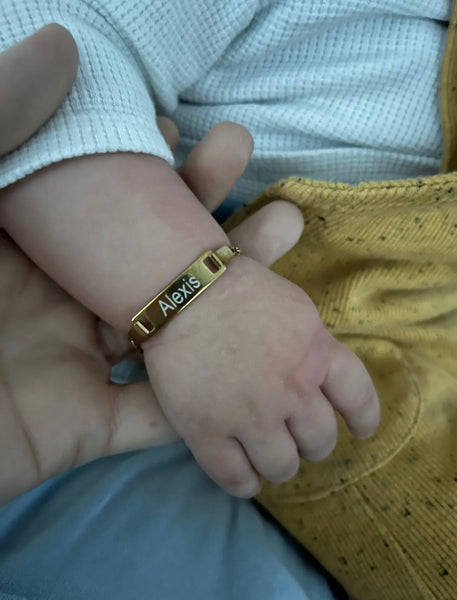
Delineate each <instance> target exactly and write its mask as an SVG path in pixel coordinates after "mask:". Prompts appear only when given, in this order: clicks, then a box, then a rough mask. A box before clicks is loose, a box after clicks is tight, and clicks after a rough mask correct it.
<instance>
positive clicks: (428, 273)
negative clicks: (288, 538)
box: [229, 10, 457, 600]
mask: <svg viewBox="0 0 457 600" xmlns="http://www.w3.org/2000/svg"><path fill="white" fill-rule="evenodd" d="M456 29H457V10H454V19H453V21H452V22H451V24H450V29H449V38H448V47H447V51H446V56H445V60H444V63H443V75H442V90H441V94H442V95H441V98H442V115H443V127H444V140H445V159H444V163H443V174H441V175H437V176H434V177H427V178H424V179H415V180H405V181H391V182H388V183H366V184H365V183H363V184H361V185H358V186H355V187H353V186H348V185H342V184H328V183H322V182H315V181H310V180H306V179H302V178H291V179H288V180H284V181H282V182H279V183H278V184H276V185H274V186H273V187H272V188H270V189H269V190H267V191H266V192H265V193H264V194H262V195H261V196H260V197H259V198H257V199H256V200H255V201H254V202H253V203H251V204H250V206H249V207H248V208H247V209H246V210H242V211H239V212H238V213H236V214H235V215H234V217H233V218H232V219H231V220H230V222H229V225H233V224H235V223H236V222H239V221H241V220H242V219H243V218H245V216H246V215H247V214H250V213H252V212H255V210H257V209H258V208H259V207H260V206H262V205H263V204H265V203H267V202H269V201H271V200H274V199H286V200H289V201H292V202H294V203H296V204H297V205H298V206H300V208H301V209H302V212H303V216H304V219H305V230H304V233H303V235H302V237H301V239H300V241H299V243H298V244H297V245H296V246H295V247H294V248H293V249H292V251H290V252H289V253H288V254H287V255H286V256H285V257H284V258H282V259H281V260H280V261H278V262H277V263H276V265H275V267H274V270H275V271H277V272H278V273H280V274H281V275H283V276H285V277H287V278H288V279H291V280H292V281H294V282H295V283H297V284H298V285H300V286H301V287H303V288H304V289H305V290H306V291H307V292H308V294H309V295H310V296H311V298H312V299H313V300H314V302H315V303H316V305H317V307H318V309H319V311H320V314H321V317H322V320H323V321H324V323H325V324H326V325H327V327H328V328H329V329H330V330H331V331H332V332H333V333H334V334H335V336H336V337H337V338H338V339H339V340H341V341H342V342H344V343H345V344H346V345H348V346H349V347H350V348H351V349H352V350H354V352H356V353H357V354H358V355H359V356H360V357H361V358H362V360H363V361H364V363H365V364H366V365H367V367H368V369H369V370H370V372H371V375H372V377H373V379H374V381H375V383H376V386H377V389H378V391H379V395H380V398H381V403H382V425H381V427H380V429H379V431H378V433H377V434H376V436H375V437H374V438H373V439H372V440H369V441H357V440H355V439H353V438H352V436H351V435H350V434H349V433H348V431H347V430H346V428H345V426H344V425H343V424H342V422H341V423H340V441H339V444H338V446H337V449H336V450H335V452H334V453H333V454H332V455H331V456H330V457H329V458H328V459H327V460H326V461H324V462H323V463H320V464H308V463H306V462H302V465H301V469H300V472H299V473H298V474H297V476H296V477H295V478H294V479H293V480H292V481H290V482H289V483H286V484H284V485H281V486H275V485H273V484H268V483H267V484H265V485H264V488H263V491H262V493H261V494H260V496H259V497H258V501H259V502H260V503H261V504H262V505H263V506H264V507H265V508H266V509H267V510H268V511H269V512H270V513H271V514H272V515H273V516H274V517H275V518H276V519H277V520H278V521H279V522H280V523H281V524H282V525H283V526H284V527H285V528H286V529H288V530H289V531H290V532H291V533H292V534H293V535H294V536H295V537H296V538H297V539H298V540H300V541H301V542H302V543H303V544H304V545H305V546H306V547H307V548H308V549H309V550H310V551H311V552H312V553H313V554H314V555H315V556H316V557H317V558H318V559H319V560H320V561H321V562H322V564H323V565H324V566H325V567H326V568H327V569H328V570H329V571H330V572H331V573H332V574H333V575H334V576H335V577H336V578H337V579H338V580H339V581H340V582H341V583H342V584H343V586H344V587H345V589H346V590H347V591H348V593H349V594H350V595H351V597H352V598H354V599H356V600H422V599H424V600H428V599H434V600H435V599H439V600H457V173H454V172H449V173H444V172H446V171H452V170H453V169H456V168H457V40H456Z"/></svg>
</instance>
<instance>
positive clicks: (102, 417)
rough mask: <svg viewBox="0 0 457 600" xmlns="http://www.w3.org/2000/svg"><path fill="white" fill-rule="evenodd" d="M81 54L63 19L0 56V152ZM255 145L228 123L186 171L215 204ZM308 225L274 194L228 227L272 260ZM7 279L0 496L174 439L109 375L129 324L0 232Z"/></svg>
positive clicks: (154, 410) (28, 125)
mask: <svg viewBox="0 0 457 600" xmlns="http://www.w3.org/2000/svg"><path fill="white" fill-rule="evenodd" d="M77 63H78V55H77V49H76V46H75V44H74V41H73V39H72V37H71V36H70V34H69V33H68V32H67V31H66V30H65V29H63V28H62V27H60V26H57V25H51V26H48V27H46V28H44V29H42V30H40V31H39V32H38V33H36V34H35V35H34V36H32V37H31V38H28V39H27V40H25V41H24V42H22V43H21V44H19V45H17V46H15V47H14V48H12V49H10V50H8V51H6V52H4V53H3V54H2V55H0V98H1V102H0V132H2V133H1V138H0V154H1V153H3V154H4V153H6V152H8V151H10V150H12V149H13V148H14V147H16V146H17V145H18V144H20V143H22V142H24V141H25V140H26V139H27V138H28V137H30V135H32V134H33V132H34V131H36V129H37V128H38V127H39V126H40V125H41V124H42V123H43V122H44V121H45V120H46V119H47V118H48V117H49V116H50V115H51V114H52V113H53V111H54V110H55V109H56V108H57V106H58V105H59V103H60V102H61V101H62V100H63V98H64V97H65V95H66V93H67V92H68V90H69V89H70V87H71V84H72V82H73V80H74V77H75V73H76V69H77ZM15 125H16V126H15ZM159 125H160V127H161V129H162V132H163V134H164V136H165V137H166V139H167V141H168V142H169V144H170V146H171V147H174V146H175V145H176V144H177V140H178V134H177V130H176V128H175V127H174V125H173V123H172V122H171V121H169V120H168V119H159ZM251 152H252V140H251V138H250V136H249V134H248V132H247V131H246V130H245V129H244V128H242V127H241V126H239V125H236V124H233V123H221V124H219V125H217V126H216V127H214V128H213V129H212V130H211V131H210V132H209V133H208V134H207V136H205V138H204V139H203V140H202V142H201V143H200V144H199V145H198V146H197V148H195V149H194V150H193V151H192V152H191V153H190V155H189V156H188V158H187V159H186V161H185V162H184V164H183V166H182V167H181V169H180V174H181V176H182V177H183V179H185V181H186V183H187V184H188V185H189V186H190V187H191V189H193V190H194V192H195V193H196V195H197V196H198V197H199V198H200V200H201V201H202V202H203V204H204V205H205V206H206V207H208V209H210V210H214V209H215V208H216V207H217V206H218V205H219V204H220V203H221V202H222V200H223V198H224V197H225V196H226V195H227V193H228V191H229V190H230V188H231V187H232V186H233V184H234V183H235V182H236V180H237V179H238V178H239V177H240V176H241V174H242V173H243V171H244V169H245V168H246V165H247V163H248V161H249V158H250V155H251ZM221 165H224V168H223V169H221ZM301 228H302V223H301V216H300V214H299V212H298V210H297V209H296V208H295V207H293V206H292V205H288V204H287V203H284V202H278V203H273V204H271V205H269V206H267V207H265V208H264V209H263V210H261V211H259V213H257V214H256V215H254V216H253V217H251V218H250V219H248V220H247V221H245V222H244V223H243V224H242V225H240V226H239V227H238V228H237V229H236V230H234V231H232V232H231V236H230V237H231V240H232V243H235V244H239V245H240V246H242V247H243V249H244V250H245V251H246V252H247V253H249V254H250V255H251V256H252V257H253V258H256V259H257V260H259V261H262V262H264V263H265V264H270V263H271V262H273V261H274V260H276V259H277V258H279V256H281V255H282V254H283V253H284V252H286V251H287V250H288V249H289V248H290V247H291V246H293V245H294V243H295V242H296V241H297V239H298V237H299V235H300V233H301ZM0 289H1V290H2V294H1V296H0V504H1V503H4V502H7V501H8V500H9V499H11V498H13V497H14V496H15V495H17V494H20V493H22V492H24V491H26V490H28V489H30V488H31V487H34V486H36V485H38V484H39V483H41V482H43V481H44V480H46V479H48V478H50V477H52V476H55V475H57V474H59V473H61V472H63V471H65V470H67V469H69V468H71V467H75V466H78V465H82V464H84V463H86V462H89V461H91V460H95V459H97V458H100V457H102V456H106V455H109V454H115V453H120V452H124V451H128V450H133V449H139V448H145V447H149V446H153V445H160V444H164V443H168V442H171V441H174V440H175V439H177V436H176V434H175V433H174V431H173V430H172V429H171V427H170V426H169V424H168V422H167V421H166V419H165V417H164V416H163V413H162V411H161V410H160V407H159V405H158V403H157V402H156V400H155V398H154V396H153V392H152V391H151V386H150V384H149V383H136V384H131V385H126V386H119V385H116V384H113V383H111V382H110V381H109V376H110V369H111V366H112V364H113V362H115V361H116V360H119V359H120V358H121V357H123V356H125V355H126V353H127V352H128V351H129V345H128V343H127V341H126V340H125V336H124V334H120V333H119V332H117V331H115V330H114V329H112V328H110V327H109V326H108V325H106V324H105V323H102V322H101V321H100V320H99V319H98V318H97V317H96V316H95V315H94V314H92V313H90V312H89V311H88V310H86V309H85V308H84V307H82V306H81V305H80V304H79V303H78V302H76V301H75V300H74V299H73V298H72V297H71V296H69V295H68V294H67V293H66V292H64V291H63V290H62V289H61V288H59V287H58V286H57V285H56V284H55V283H54V282H53V281H52V280H50V279H49V278H48V277H47V276H46V275H45V274H44V273H42V272H41V271H40V270H39V269H38V268H37V267H36V266H35V265H34V264H33V263H32V262H31V261H30V260H29V259H28V258H27V257H26V256H25V255H24V254H23V253H22V252H21V251H20V249H19V248H18V247H17V246H15V244H14V243H13V242H12V240H11V239H10V238H9V237H8V236H7V235H6V233H4V232H3V231H1V230H0Z"/></svg>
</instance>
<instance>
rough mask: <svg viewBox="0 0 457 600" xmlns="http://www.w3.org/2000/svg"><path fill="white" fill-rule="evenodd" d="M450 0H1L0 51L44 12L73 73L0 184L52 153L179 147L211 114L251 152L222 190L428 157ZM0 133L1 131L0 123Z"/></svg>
mask: <svg viewBox="0 0 457 600" xmlns="http://www.w3.org/2000/svg"><path fill="white" fill-rule="evenodd" d="M451 3H452V2H451V0H206V1H205V0H168V1H166V0H141V1H140V0H2V1H1V2H0V49H3V48H6V47H8V46H10V45H11V44H12V43H13V42H15V41H17V40H19V39H21V38H22V37H24V36H25V35H27V34H30V33H32V32H33V31H34V30H35V29H37V28H38V27H40V26H42V25H43V24H45V23H49V22H58V23H61V24H62V25H64V26H66V27H67V28H68V29H69V30H70V31H71V32H72V33H73V35H74V37H75V38H76V40H77V43H78V46H79V50H80V72H79V75H78V79H77V82H76V85H75V87H74V89H73V91H72V93H71V95H70V96H69V97H68V99H67V100H66V102H65V103H64V105H63V106H62V108H61V109H60V110H59V111H58V113H57V115H56V116H55V117H54V118H53V119H52V120H51V121H50V122H48V123H47V125H46V126H45V127H44V128H43V129H42V130H41V132H40V133H39V134H38V135H36V136H35V137H34V138H33V139H32V140H31V141H30V142H28V143H27V144H25V145H24V146H23V147H22V148H20V149H19V150H17V151H16V152H13V153H11V154H10V155H9V156H8V157H6V158H5V159H4V160H3V161H1V163H0V187H1V186H5V185H7V184H8V183H11V182H13V181H16V180H17V179H19V178H21V177H24V176H25V175H27V174H28V173H31V172H33V171H35V170H37V169H39V168H41V167H43V166H45V165H48V164H50V163H52V162H56V161H59V160H62V159H64V158H69V157H73V156H79V155H82V154H90V153H98V152H115V151H133V152H145V153H150V154H155V155H158V156H161V157H163V158H165V159H166V160H169V161H172V156H171V154H170V152H169V149H168V148H167V146H166V144H165V142H164V140H163V139H162V138H161V136H160V134H159V132H158V130H157V128H156V126H155V107H156V108H157V111H158V112H160V113H162V114H167V115H169V116H172V117H173V118H174V119H175V121H176V122H177V124H178V126H179V129H180V132H181V138H182V143H181V147H180V152H179V155H180V156H181V157H182V156H183V155H184V153H185V152H186V151H188V150H189V148H191V147H192V146H193V145H194V144H195V143H196V142H197V141H198V140H199V139H201V137H202V136H203V134H204V133H205V132H206V131H207V130H208V129H209V128H210V127H211V126H212V125H213V124H214V123H217V122H218V121H221V120H232V121H237V122H239V123H242V124H243V125H245V126H246V127H248V128H249V129H250V131H251V132H252V134H253V136H254V140H255V152H254V157H253V160H252V163H251V166H250V167H249V169H248V171H247V172H246V174H245V176H244V177H243V179H242V181H241V182H240V183H239V184H238V185H237V187H236V190H235V195H237V197H238V198H239V199H241V200H246V199H248V198H250V197H251V196H253V195H254V194H256V193H257V192H259V191H260V190H261V189H263V188H264V187H265V186H267V185H268V184H270V183H272V182H274V181H276V180H277V179H279V178H281V177H285V176H288V175H291V174H299V175H303V176H307V177H311V178H314V179H324V180H334V181H343V182H349V183H356V182H359V181H361V180H379V179H395V178H401V177H412V176H418V175H427V174H431V173H435V172H437V171H438V170H439V167H440V162H441V157H442V138H441V127H440V117H439V96H438V90H439V77H440V66H441V61H442V56H443V53H444V46H445V39H446V27H447V21H448V19H449V17H450V11H451ZM0 134H1V133H0Z"/></svg>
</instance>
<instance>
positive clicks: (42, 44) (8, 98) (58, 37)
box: [0, 24, 78, 155]
mask: <svg viewBox="0 0 457 600" xmlns="http://www.w3.org/2000/svg"><path fill="white" fill-rule="evenodd" d="M77 67H78V50H77V48H76V44H75V41H74V40H73V38H72V36H71V34H70V33H69V32H68V31H67V30H66V29H64V28H63V27H61V26H60V25H55V24H52V25H47V26H46V27H44V28H43V29H40V30H39V31H38V32H37V33H35V34H34V35H32V36H31V37H28V38H26V39H25V40H23V41H22V42H20V43H19V44H17V45H15V46H13V47H12V48H9V49H8V50H6V51H5V52H3V53H2V54H0V155H1V154H5V153H7V152H9V151H11V150H13V149H14V148H16V147H17V146H19V145H20V144H22V143H23V142H25V140H26V139H27V138H29V137H30V136H31V135H32V134H33V133H34V132H35V131H36V130H37V129H39V127H41V125H42V124H43V123H44V122H45V121H46V120H47V119H48V118H49V117H50V116H51V115H52V114H53V113H54V112H55V110H56V108H57V107H58V106H59V105H60V104H61V102H62V101H63V99H64V97H65V95H66V94H67V93H68V91H69V90H70V88H71V86H72V84H73V82H74V80H75V77H76V71H77Z"/></svg>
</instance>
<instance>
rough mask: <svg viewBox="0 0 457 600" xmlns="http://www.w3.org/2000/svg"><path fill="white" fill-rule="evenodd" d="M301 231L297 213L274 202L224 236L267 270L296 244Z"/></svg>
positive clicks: (293, 205)
mask: <svg viewBox="0 0 457 600" xmlns="http://www.w3.org/2000/svg"><path fill="white" fill-rule="evenodd" d="M302 231H303V217H302V214H301V212H300V210H299V209H298V208H297V207H296V206H295V204H291V203H290V202H285V201H283V200H278V201H276V202H272V203H270V204H267V205H266V206H263V207H262V208H261V209H260V210H258V211H257V212H256V213H254V214H253V215H252V216H250V217H249V218H247V219H246V220H245V221H243V222H242V223H241V224H240V225H238V226H237V227H235V228H234V229H232V230H231V231H229V232H228V234H229V237H230V241H231V242H232V244H235V245H236V246H240V248H242V249H243V253H245V254H248V255H249V256H250V257H251V258H253V259H255V260H256V261H258V262H260V263H262V264H263V265H265V266H267V267H268V266H270V265H271V264H273V263H274V262H275V261H276V260H278V258H280V257H281V256H282V255H283V254H285V253H286V252H287V251H288V250H290V249H291V248H292V247H293V246H294V245H295V244H296V243H297V241H298V240H299V238H300V236H301V233H302Z"/></svg>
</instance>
